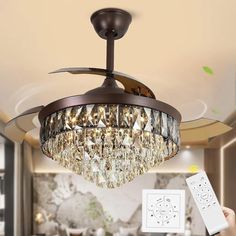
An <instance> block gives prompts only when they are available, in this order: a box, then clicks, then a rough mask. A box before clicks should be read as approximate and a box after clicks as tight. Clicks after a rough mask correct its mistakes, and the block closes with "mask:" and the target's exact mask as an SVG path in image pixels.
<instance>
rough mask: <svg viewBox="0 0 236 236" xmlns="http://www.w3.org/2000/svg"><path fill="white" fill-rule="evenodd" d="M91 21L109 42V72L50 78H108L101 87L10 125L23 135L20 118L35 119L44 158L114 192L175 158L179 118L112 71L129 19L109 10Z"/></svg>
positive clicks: (94, 70)
mask: <svg viewBox="0 0 236 236" xmlns="http://www.w3.org/2000/svg"><path fill="white" fill-rule="evenodd" d="M91 22H92V24H93V26H94V28H95V30H96V32H97V33H98V35H99V36H100V37H102V38H103V39H105V40H107V68H106V69H99V68H65V69H60V70H57V71H55V72H52V73H59V72H69V73H72V74H96V75H102V76H105V77H106V78H105V80H104V82H103V84H102V86H101V87H99V88H95V89H93V90H90V91H88V92H86V93H85V94H83V95H77V96H72V97H67V98H62V99H60V100H57V101H54V102H52V103H50V104H48V105H47V106H45V107H44V106H42V107H37V108H34V109H31V110H29V111H27V112H25V113H23V114H22V115H21V116H19V117H17V118H15V119H14V120H12V121H11V122H9V126H14V125H15V126H16V123H17V125H18V127H19V126H21V128H22V129H23V130H24V131H25V132H27V131H28V130H29V128H28V127H26V125H25V123H24V122H23V121H22V120H23V118H24V119H25V118H27V117H28V118H32V116H33V115H35V114H38V116H39V120H40V123H41V129H40V141H41V149H42V151H43V153H44V154H45V155H46V156H48V157H50V158H51V159H53V160H55V161H56V162H58V163H59V164H60V165H61V166H63V167H65V168H67V169H70V170H72V171H73V172H75V173H77V174H79V175H82V176H84V178H85V179H87V180H89V181H91V182H94V183H95V184H96V185H97V186H100V187H107V188H115V187H118V186H121V185H122V184H125V183H127V182H130V181H132V180H133V179H134V178H135V177H136V176H138V175H142V174H144V173H145V172H147V171H148V170H149V169H150V168H152V167H155V166H157V165H160V164H161V163H163V162H164V161H165V160H168V159H169V158H171V157H173V156H175V155H176V153H177V152H178V150H179V146H180V135H179V124H180V122H181V115H180V113H179V112H178V111H177V110H176V109H175V108H173V107H172V106H170V105H168V104H166V103H163V102H161V101H158V100H156V99H155V95H154V94H153V92H152V91H151V90H150V89H149V88H148V87H147V86H146V85H144V84H142V83H140V82H138V81H137V80H135V79H133V78H131V77H130V76H127V75H124V74H121V73H118V72H115V71H114V40H117V39H120V38H121V37H123V36H124V34H125V33H126V31H127V29H128V27H129V24H130V23H131V15H130V14H129V13H128V12H126V11H124V10H121V9H116V8H107V9H102V10H99V11H97V12H95V13H94V14H93V15H92V16H91ZM116 81H119V82H120V83H121V84H122V85H123V86H124V88H120V87H118V85H117V83H116ZM24 125H25V126H24ZM23 133H24V132H23ZM19 135H21V134H20V133H19Z"/></svg>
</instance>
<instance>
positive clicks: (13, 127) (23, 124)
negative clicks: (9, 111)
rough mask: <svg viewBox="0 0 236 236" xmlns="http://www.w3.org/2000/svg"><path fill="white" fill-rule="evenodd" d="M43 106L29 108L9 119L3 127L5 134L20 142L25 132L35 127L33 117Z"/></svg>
mask: <svg viewBox="0 0 236 236" xmlns="http://www.w3.org/2000/svg"><path fill="white" fill-rule="evenodd" d="M43 107H44V106H38V107H34V108H31V109H29V110H27V111H25V112H23V113H22V114H20V115H19V116H17V117H15V118H14V119H12V120H10V121H9V122H8V123H7V124H6V127H5V134H6V136H7V137H9V138H10V139H12V140H13V141H16V142H22V141H23V140H24V137H25V134H26V133H27V132H28V131H30V130H32V129H34V128H36V126H35V125H34V123H33V119H34V117H35V116H37V115H38V113H39V112H40V111H41V110H42V109H43Z"/></svg>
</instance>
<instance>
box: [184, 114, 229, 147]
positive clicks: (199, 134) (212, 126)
mask: <svg viewBox="0 0 236 236" xmlns="http://www.w3.org/2000/svg"><path fill="white" fill-rule="evenodd" d="M231 129H232V128H231V127H230V126H228V125H226V124H224V123H223V122H220V121H218V120H213V119H208V118H200V119H196V120H191V121H185V122H181V124H180V132H181V142H182V143H185V142H192V143H194V142H200V141H204V140H208V139H209V138H212V137H215V136H218V135H221V134H224V133H226V132H228V131H230V130H231Z"/></svg>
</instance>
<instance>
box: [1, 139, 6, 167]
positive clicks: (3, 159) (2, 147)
mask: <svg viewBox="0 0 236 236" xmlns="http://www.w3.org/2000/svg"><path fill="white" fill-rule="evenodd" d="M4 152H5V151H4V143H0V170H3V169H4V168H5V153H4Z"/></svg>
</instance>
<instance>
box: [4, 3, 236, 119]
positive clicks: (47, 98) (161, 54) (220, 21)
mask: <svg viewBox="0 0 236 236" xmlns="http://www.w3.org/2000/svg"><path fill="white" fill-rule="evenodd" d="M104 7H119V8H123V9H125V10H128V11H130V12H131V13H132V14H133V22H132V24H131V26H130V29H129V31H128V33H127V35H126V36H125V37H124V38H123V39H121V40H119V41H117V43H116V57H115V69H116V70H117V71H121V72H123V73H126V74H129V75H132V76H134V77H136V78H137V79H138V80H140V81H142V82H144V83H145V84H147V85H148V86H149V87H150V88H151V89H152V90H153V91H154V93H155V94H156V96H157V98H158V99H160V100H162V101H165V102H168V103H170V104H171V105H173V106H175V107H176V108H178V109H179V110H180V111H181V113H182V115H183V118H184V120H188V119H195V118H199V117H201V116H204V117H208V118H213V119H217V120H221V121H223V120H224V119H225V118H226V117H227V116H228V115H229V114H230V113H231V112H232V111H233V110H234V109H235V107H236V99H235V94H236V26H235V22H236V1H235V0H227V1H222V0H214V1H212V0H198V1H194V0H182V1H179V0H149V1H137V0H129V1H124V0H112V1H111V0H99V1H97V0H86V1H78V0H60V1H58V0H50V1H48V0H47V1H46V0H38V1H35V0H34V1H32V0H21V1H17V0H11V1H3V0H0V15H1V21H0V32H1V33H0V77H1V90H0V111H1V112H3V113H4V114H6V115H7V116H9V117H10V118H11V117H14V116H15V115H18V114H19V113H21V112H23V111H24V110H26V109H29V108H31V107H34V106H37V105H41V104H44V105H46V104H47V103H49V102H51V101H53V100H55V99H58V98H61V97H65V96H69V95H75V94H81V93H84V92H86V91H87V90H89V89H91V88H93V87H96V86H98V85H99V84H101V82H102V80H101V78H100V77H96V76H83V75H80V76H76V75H69V74H60V75H58V74H55V75H49V74H48V72H50V71H53V70H55V69H58V68H61V67H73V66H82V67H85V66H87V67H104V64H105V41H103V40H102V39H100V38H99V37H98V36H97V35H96V33H95V31H94V30H93V27H92V25H91V23H90V15H91V14H92V13H93V12H94V11H96V10H98V9H100V8H104ZM203 66H209V67H210V68H212V69H213V71H214V75H208V74H207V73H205V72H204V71H203V69H202V67H203Z"/></svg>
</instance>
